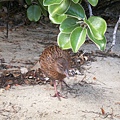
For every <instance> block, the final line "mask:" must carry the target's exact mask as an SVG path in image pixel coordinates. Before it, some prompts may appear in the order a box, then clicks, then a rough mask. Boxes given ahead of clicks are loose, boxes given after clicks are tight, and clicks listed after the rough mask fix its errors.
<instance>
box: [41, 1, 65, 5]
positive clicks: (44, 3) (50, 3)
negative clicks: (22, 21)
mask: <svg viewBox="0 0 120 120" xmlns="http://www.w3.org/2000/svg"><path fill="white" fill-rule="evenodd" d="M62 1H63V0H43V5H44V6H48V5H54V4H60V3H61V2H62Z"/></svg>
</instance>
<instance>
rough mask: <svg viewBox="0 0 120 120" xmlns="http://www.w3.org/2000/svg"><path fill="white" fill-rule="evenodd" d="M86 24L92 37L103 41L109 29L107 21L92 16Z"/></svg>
mask: <svg viewBox="0 0 120 120" xmlns="http://www.w3.org/2000/svg"><path fill="white" fill-rule="evenodd" d="M85 22H86V23H87V25H88V29H89V30H90V32H91V34H92V36H93V37H94V38H95V39H98V40H102V39H103V37H104V34H105V32H106V29H107V24H106V22H105V20H104V19H102V18H101V17H97V16H91V17H90V18H89V19H88V20H85Z"/></svg>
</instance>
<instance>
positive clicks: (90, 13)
mask: <svg viewBox="0 0 120 120" xmlns="http://www.w3.org/2000/svg"><path fill="white" fill-rule="evenodd" d="M85 2H86V4H87V6H88V9H89V15H90V16H92V15H93V13H92V7H91V5H90V3H89V2H88V0H85Z"/></svg>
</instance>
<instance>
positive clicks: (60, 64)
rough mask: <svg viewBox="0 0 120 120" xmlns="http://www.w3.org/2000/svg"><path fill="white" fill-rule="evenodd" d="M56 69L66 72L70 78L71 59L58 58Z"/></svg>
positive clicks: (62, 72)
mask: <svg viewBox="0 0 120 120" xmlns="http://www.w3.org/2000/svg"><path fill="white" fill-rule="evenodd" d="M55 66H56V71H57V72H58V73H60V74H64V75H65V76H66V77H67V78H69V75H68V71H69V61H67V60H66V59H64V58H58V59H57V60H56V65H55Z"/></svg>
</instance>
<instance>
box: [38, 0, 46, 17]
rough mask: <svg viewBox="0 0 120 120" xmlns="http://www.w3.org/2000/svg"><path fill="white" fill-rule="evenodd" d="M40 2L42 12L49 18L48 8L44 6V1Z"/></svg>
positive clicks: (39, 0) (40, 0)
mask: <svg viewBox="0 0 120 120" xmlns="http://www.w3.org/2000/svg"><path fill="white" fill-rule="evenodd" d="M38 2H39V6H40V9H41V12H42V13H43V15H44V16H47V15H48V12H47V7H45V6H43V0H38Z"/></svg>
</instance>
